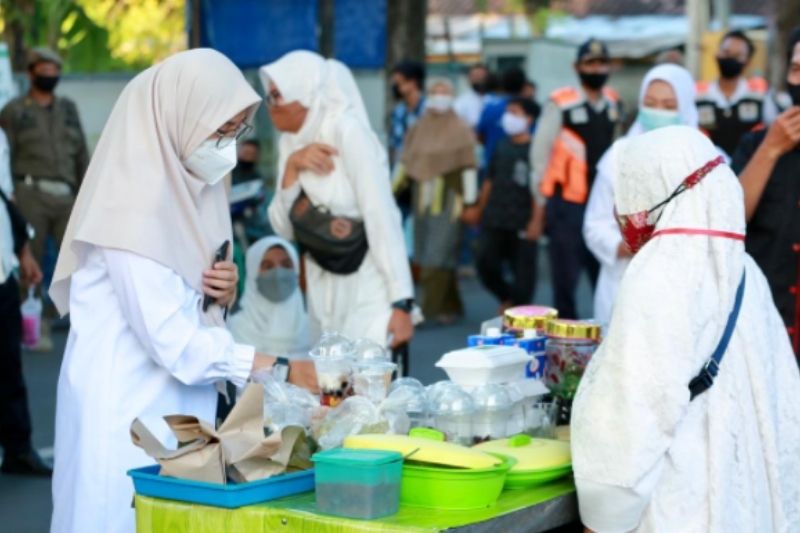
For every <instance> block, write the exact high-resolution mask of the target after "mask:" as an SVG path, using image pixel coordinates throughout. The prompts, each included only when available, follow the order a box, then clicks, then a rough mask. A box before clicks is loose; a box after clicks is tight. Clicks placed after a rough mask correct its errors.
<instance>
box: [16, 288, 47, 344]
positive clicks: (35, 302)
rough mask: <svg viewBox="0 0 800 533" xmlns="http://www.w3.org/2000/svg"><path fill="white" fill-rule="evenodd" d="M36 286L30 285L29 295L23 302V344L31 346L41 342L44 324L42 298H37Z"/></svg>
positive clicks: (21, 308)
mask: <svg viewBox="0 0 800 533" xmlns="http://www.w3.org/2000/svg"><path fill="white" fill-rule="evenodd" d="M35 289H36V288H35V287H33V286H31V287H28V297H27V298H26V299H25V301H24V302H23V303H22V306H21V307H20V311H21V312H22V345H23V346H25V347H26V348H31V347H33V346H36V345H37V344H39V338H40V333H41V326H42V300H41V299H39V298H36V296H35V293H34V291H35Z"/></svg>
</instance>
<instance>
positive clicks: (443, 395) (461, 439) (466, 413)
mask: <svg viewBox="0 0 800 533" xmlns="http://www.w3.org/2000/svg"><path fill="white" fill-rule="evenodd" d="M431 411H432V413H433V425H434V427H435V428H436V429H438V430H439V431H441V432H442V433H444V434H445V436H446V437H447V440H448V441H450V442H456V443H459V444H463V445H465V446H469V445H470V444H471V443H472V417H473V415H474V414H475V403H474V402H473V401H472V397H470V395H469V394H468V393H467V392H465V391H463V390H462V389H461V388H459V387H458V386H454V387H442V390H441V392H439V393H438V394H437V395H436V396H435V399H433V400H432V401H431Z"/></svg>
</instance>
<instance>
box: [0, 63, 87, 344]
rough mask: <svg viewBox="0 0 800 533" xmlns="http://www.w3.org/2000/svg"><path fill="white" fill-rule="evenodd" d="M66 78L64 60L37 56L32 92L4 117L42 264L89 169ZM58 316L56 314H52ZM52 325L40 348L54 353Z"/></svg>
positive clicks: (19, 194) (18, 192)
mask: <svg viewBox="0 0 800 533" xmlns="http://www.w3.org/2000/svg"><path fill="white" fill-rule="evenodd" d="M60 75H61V58H59V57H58V55H56V54H55V53H54V52H53V51H51V50H48V49H46V48H35V49H33V50H31V53H30V55H29V58H28V78H29V80H30V85H31V87H30V90H29V91H28V93H27V94H25V95H23V96H20V97H19V98H15V99H14V100H11V101H10V102H9V103H8V104H6V106H5V107H4V108H3V110H2V111H0V127H2V128H3V130H5V133H6V135H7V136H8V143H9V147H10V150H11V173H12V176H13V178H14V182H15V187H14V190H15V196H16V202H17V205H18V206H19V209H20V211H21V212H22V214H23V216H24V217H25V218H26V219H27V220H28V221H29V222H30V224H31V225H32V226H33V229H34V231H35V236H34V238H33V240H32V242H31V249H32V251H33V255H34V258H35V259H36V260H37V261H38V262H39V263H40V264H41V263H42V258H43V255H44V250H45V242H46V239H47V237H48V236H50V237H52V238H53V240H54V241H55V245H56V247H59V246H60V245H61V239H62V237H63V236H64V230H65V229H66V226H67V221H68V220H69V215H70V211H71V210H72V205H73V203H74V201H75V195H76V194H77V192H78V187H79V186H80V182H81V179H82V178H83V174H84V172H85V171H86V167H87V166H88V164H89V154H88V151H87V149H86V139H85V138H84V135H83V129H82V128H81V123H80V120H79V118H78V110H77V108H76V107H75V104H74V103H72V101H70V100H68V99H66V98H61V97H58V96H56V95H55V94H54V92H53V91H54V89H55V87H56V85H57V84H58V80H59V77H60ZM50 313H51V314H52V310H50ZM51 347H52V342H51V340H50V337H49V322H48V321H47V320H43V321H42V335H41V342H40V345H39V346H38V347H37V348H38V349H40V350H42V351H47V350H49V349H51Z"/></svg>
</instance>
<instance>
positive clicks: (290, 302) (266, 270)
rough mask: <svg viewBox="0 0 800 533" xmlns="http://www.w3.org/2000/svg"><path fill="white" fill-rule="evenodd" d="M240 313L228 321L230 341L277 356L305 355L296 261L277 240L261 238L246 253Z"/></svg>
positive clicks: (284, 243) (305, 329)
mask: <svg viewBox="0 0 800 533" xmlns="http://www.w3.org/2000/svg"><path fill="white" fill-rule="evenodd" d="M246 267H247V270H246V274H245V288H244V295H243V296H242V302H241V310H240V311H239V312H238V313H236V314H235V315H234V316H233V318H231V320H230V329H231V333H233V338H234V339H236V341H237V342H240V343H243V344H252V345H253V346H255V348H256V350H258V351H259V352H263V353H269V354H273V355H278V356H289V357H291V356H298V355H301V354H305V353H307V352H308V349H309V348H310V346H309V344H310V339H309V336H308V314H307V313H306V310H305V305H304V303H303V295H302V294H301V292H300V287H299V284H298V279H299V275H300V258H299V257H298V255H297V251H295V249H294V247H293V246H292V245H291V244H290V243H289V242H287V241H286V240H284V239H281V238H280V237H264V238H263V239H259V240H258V241H256V242H254V243H253V244H252V245H251V246H250V248H249V249H248V250H247V259H246Z"/></svg>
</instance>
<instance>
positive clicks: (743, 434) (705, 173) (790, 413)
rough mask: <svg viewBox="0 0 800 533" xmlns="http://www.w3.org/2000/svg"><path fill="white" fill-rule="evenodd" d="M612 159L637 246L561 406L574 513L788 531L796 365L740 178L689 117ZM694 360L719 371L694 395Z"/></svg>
mask: <svg viewBox="0 0 800 533" xmlns="http://www.w3.org/2000/svg"><path fill="white" fill-rule="evenodd" d="M614 157H615V159H616V165H617V168H618V169H619V171H618V173H617V174H616V180H615V184H614V185H615V191H616V201H615V203H616V209H617V213H618V214H619V215H620V219H621V222H623V224H624V227H625V240H626V243H627V244H628V245H629V246H630V247H631V249H632V250H636V249H637V248H638V247H640V246H641V245H642V244H643V247H642V248H641V250H640V251H638V252H636V254H635V255H634V256H633V259H632V260H631V263H630V266H629V267H628V271H627V272H626V273H625V277H624V278H623V279H622V284H621V285H620V289H619V298H618V299H617V303H616V305H615V307H614V311H613V314H612V317H611V324H610V327H609V330H608V335H607V336H606V337H605V339H604V340H603V343H602V344H601V346H600V348H599V349H598V351H597V352H596V353H595V355H594V357H593V358H592V360H591V362H590V363H589V366H588V367H587V370H586V374H585V375H584V377H583V380H582V381H581V384H580V386H579V388H578V393H577V396H576V397H575V401H574V404H573V415H572V456H573V466H574V471H575V483H576V486H577V489H578V502H579V506H580V512H581V518H582V520H583V523H584V524H585V525H586V526H587V527H588V528H589V529H590V530H593V531H595V532H597V533H617V532H620V533H621V532H630V531H637V532H661V531H680V532H682V533H707V532H728V531H742V532H745V531H747V532H750V531H752V532H756V531H758V532H786V533H789V532H794V531H800V483H798V481H797V480H798V479H800V453H798V443H800V403H798V401H797V399H798V398H800V375H798V368H797V361H796V360H795V358H794V354H793V353H792V348H791V346H790V345H789V338H788V336H787V334H786V329H785V328H784V326H783V322H782V320H781V318H780V316H779V315H778V311H777V309H776V308H775V304H774V303H773V301H772V295H771V293H770V289H769V286H768V285H767V281H766V279H765V278H764V275H763V274H762V273H761V271H760V270H759V268H758V266H757V265H756V263H755V262H754V261H753V259H752V258H751V257H750V256H749V255H747V253H746V252H745V249H744V242H743V241H744V235H743V233H744V231H745V219H744V200H743V196H742V189H741V186H740V185H739V181H738V180H737V179H736V176H735V175H734V174H733V172H731V170H730V168H728V166H727V165H726V164H724V163H723V162H722V161H723V158H722V157H721V156H720V154H719V152H718V151H717V149H716V148H715V147H714V145H713V144H711V142H710V141H709V140H708V138H707V137H706V136H705V135H703V134H702V133H700V131H698V130H697V129H696V128H690V127H686V126H669V127H665V128H659V129H657V130H655V131H651V132H649V133H645V134H643V135H640V136H637V137H634V138H631V139H627V140H624V141H623V143H622V145H620V146H619V147H618V150H617V151H616V153H615V155H614ZM682 184H686V185H682ZM676 193H677V194H676ZM645 210H647V211H645ZM637 228H638V229H637ZM740 291H741V294H742V296H741V300H740V302H741V304H740V308H739V314H738V317H737V318H736V320H735V322H733V323H732V328H731V330H730V331H731V336H730V337H729V343H728V344H727V346H725V344H724V342H721V341H722V340H723V339H725V338H726V335H725V334H724V332H725V330H726V329H727V328H728V327H729V326H728V324H731V315H733V314H734V313H733V310H735V309H736V301H737V300H738V299H739V296H738V294H739V293H740ZM720 347H721V348H720ZM718 349H722V358H721V360H720V362H719V365H718V367H715V366H714V365H713V364H711V363H709V360H711V356H712V354H714V353H715V352H716V351H717V350H718ZM703 368H709V369H711V370H714V369H715V368H718V371H717V372H716V379H714V380H713V383H712V384H711V387H710V388H708V389H706V390H705V391H702V389H700V388H697V387H693V390H692V392H691V393H690V388H689V384H690V383H691V382H695V380H694V378H695V377H696V376H698V375H699V374H700V373H701V371H702V369H703ZM695 383H697V382H695Z"/></svg>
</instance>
